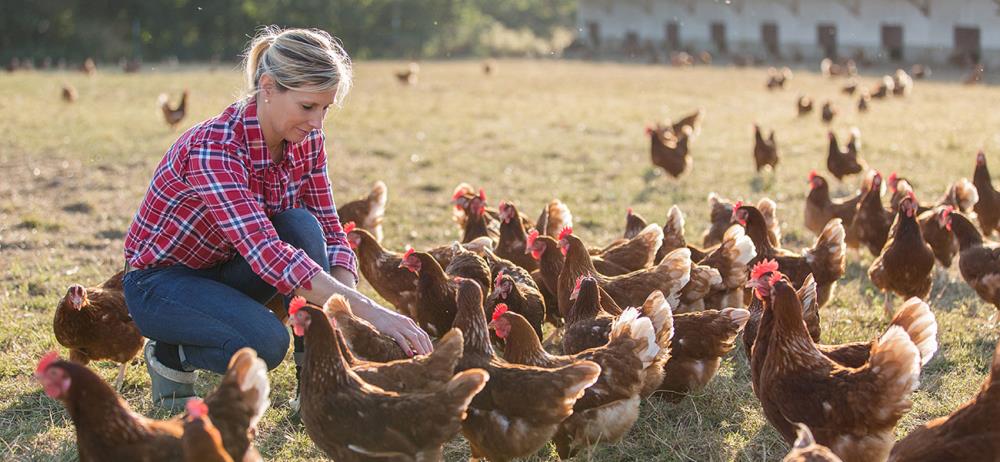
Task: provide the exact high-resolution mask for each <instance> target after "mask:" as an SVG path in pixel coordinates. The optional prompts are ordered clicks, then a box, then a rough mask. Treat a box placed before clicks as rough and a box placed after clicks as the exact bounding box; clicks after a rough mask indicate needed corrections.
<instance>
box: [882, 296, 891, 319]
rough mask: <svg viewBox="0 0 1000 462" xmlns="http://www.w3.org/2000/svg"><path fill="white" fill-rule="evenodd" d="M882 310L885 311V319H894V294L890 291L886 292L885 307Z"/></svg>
mask: <svg viewBox="0 0 1000 462" xmlns="http://www.w3.org/2000/svg"><path fill="white" fill-rule="evenodd" d="M882 309H884V310H885V318H886V319H889V320H891V319H892V315H893V312H892V292H890V291H886V292H885V306H883V307H882Z"/></svg>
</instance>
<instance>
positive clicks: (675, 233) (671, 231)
mask: <svg viewBox="0 0 1000 462" xmlns="http://www.w3.org/2000/svg"><path fill="white" fill-rule="evenodd" d="M663 240H664V241H665V242H664V245H667V246H669V249H668V250H674V249H679V248H681V247H685V246H686V245H687V241H685V239H684V213H683V212H681V209H680V208H678V207H677V206H676V205H675V206H673V207H670V211H669V212H667V222H666V224H664V225H663Z"/></svg>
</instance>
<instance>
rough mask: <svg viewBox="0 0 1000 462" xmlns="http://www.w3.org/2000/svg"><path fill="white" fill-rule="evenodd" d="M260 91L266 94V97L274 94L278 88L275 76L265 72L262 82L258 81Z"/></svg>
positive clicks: (261, 78) (261, 77)
mask: <svg viewBox="0 0 1000 462" xmlns="http://www.w3.org/2000/svg"><path fill="white" fill-rule="evenodd" d="M257 86H258V88H260V92H261V93H263V94H264V97H265V98H270V97H271V96H273V94H274V91H275V89H276V88H277V87H276V86H275V84H274V78H273V77H271V76H270V75H269V74H264V75H262V76H260V82H258V83H257Z"/></svg>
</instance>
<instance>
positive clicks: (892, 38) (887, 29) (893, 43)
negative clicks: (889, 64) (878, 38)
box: [882, 24, 903, 61]
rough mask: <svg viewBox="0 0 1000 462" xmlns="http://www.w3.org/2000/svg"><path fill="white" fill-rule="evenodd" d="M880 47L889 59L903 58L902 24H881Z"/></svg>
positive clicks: (897, 59)
mask: <svg viewBox="0 0 1000 462" xmlns="http://www.w3.org/2000/svg"><path fill="white" fill-rule="evenodd" d="M882 48H883V49H884V50H885V52H886V54H888V55H889V59H891V60H893V61H901V60H902V59H903V26H901V25H899V24H883V25H882Z"/></svg>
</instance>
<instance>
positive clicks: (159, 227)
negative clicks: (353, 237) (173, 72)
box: [125, 99, 358, 294]
mask: <svg viewBox="0 0 1000 462" xmlns="http://www.w3.org/2000/svg"><path fill="white" fill-rule="evenodd" d="M296 207H298V208H304V209H306V210H308V211H309V212H310V213H312V214H313V215H314V216H315V217H316V218H317V219H318V220H319V222H320V225H322V227H323V232H324V234H325V235H326V245H327V253H328V257H329V259H330V266H331V267H334V266H341V267H344V268H346V269H348V270H350V271H351V273H352V274H354V278H355V282H357V277H358V276H357V270H356V268H357V260H356V258H355V256H354V252H353V251H351V248H350V246H349V245H348V244H347V236H346V235H345V234H344V231H343V229H342V228H341V226H340V220H339V219H338V217H337V208H336V205H335V204H334V202H333V193H332V192H331V191H330V182H329V178H328V177H327V172H326V152H325V150H324V148H323V132H322V131H320V130H314V131H313V132H312V133H310V134H309V136H307V137H306V139H305V140H303V141H302V142H301V143H298V144H295V145H288V146H287V147H286V149H285V158H284V159H283V160H282V161H281V162H280V163H274V162H273V161H272V160H271V156H270V154H269V153H268V149H267V145H266V144H265V143H264V136H263V133H262V132H261V129H260V122H259V121H258V119H257V104H256V103H255V102H254V101H253V99H248V100H245V101H240V102H237V103H235V104H233V105H232V106H230V107H228V108H227V109H226V110H225V111H224V112H223V113H222V114H221V115H219V116H217V117H215V118H213V119H209V120H207V121H205V122H202V123H201V124H198V125H196V126H194V127H192V128H191V129H189V130H188V131H187V132H186V133H184V135H183V136H181V137H180V139H178V140H177V142H176V143H174V145H173V147H171V148H170V150H169V151H167V154H166V156H164V157H163V160H162V161H161V162H160V165H159V166H158V167H157V168H156V172H155V173H154V174H153V181H152V183H151V184H150V186H149V189H148V190H147V191H146V197H145V199H143V201H142V204H141V205H140V206H139V211H138V212H136V215H135V219H134V220H133V221H132V226H131V227H130V228H129V232H128V236H126V238H125V259H126V260H127V261H128V262H129V264H131V265H132V266H133V267H136V268H149V267H158V266H167V265H174V264H183V265H185V266H188V267H191V268H196V269H199V268H207V267H211V266H215V265H217V264H219V263H222V262H224V261H226V260H229V259H231V258H232V257H233V256H235V255H236V253H237V252H239V254H240V255H242V256H243V257H244V258H245V259H246V260H247V262H248V263H250V267H251V268H253V271H254V272H255V273H257V275H259V276H260V277H261V279H263V280H264V281H265V282H267V283H268V284H270V285H272V286H274V287H275V288H277V289H278V291H279V292H281V293H283V294H289V293H291V292H292V291H293V290H294V289H296V288H298V287H300V286H301V285H302V284H303V283H305V282H306V281H309V280H310V279H312V277H313V276H315V275H316V274H317V273H319V272H320V271H322V267H320V266H319V265H318V264H316V262H314V261H312V260H311V259H310V258H309V257H308V256H307V255H306V253H305V252H304V251H303V250H301V249H297V248H295V247H292V246H290V245H288V244H286V243H284V242H282V241H281V240H279V239H278V234H277V233H276V232H275V231H274V227H273V226H272V225H271V221H270V219H269V218H270V217H272V216H274V215H275V214H276V213H278V212H281V211H284V210H288V209H290V208H296Z"/></svg>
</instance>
